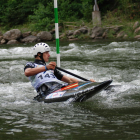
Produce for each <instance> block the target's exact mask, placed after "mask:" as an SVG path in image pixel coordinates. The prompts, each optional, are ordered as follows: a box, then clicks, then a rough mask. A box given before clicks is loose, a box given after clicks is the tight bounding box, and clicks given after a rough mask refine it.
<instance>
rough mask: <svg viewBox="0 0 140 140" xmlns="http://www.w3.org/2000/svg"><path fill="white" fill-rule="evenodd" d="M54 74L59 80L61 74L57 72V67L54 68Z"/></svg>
mask: <svg viewBox="0 0 140 140" xmlns="http://www.w3.org/2000/svg"><path fill="white" fill-rule="evenodd" d="M54 75H55V76H56V77H57V79H59V80H61V79H62V77H63V74H62V73H61V72H59V71H58V70H57V69H55V70H54Z"/></svg>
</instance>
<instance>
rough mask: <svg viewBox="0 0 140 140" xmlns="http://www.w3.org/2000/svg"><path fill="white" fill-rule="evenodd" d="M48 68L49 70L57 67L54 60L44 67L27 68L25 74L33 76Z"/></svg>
mask: <svg viewBox="0 0 140 140" xmlns="http://www.w3.org/2000/svg"><path fill="white" fill-rule="evenodd" d="M46 68H47V69H48V70H50V69H55V66H54V65H53V62H50V63H49V64H48V65H46V66H43V67H35V68H26V69H25V71H24V74H25V76H27V77H29V76H33V75H36V74H38V73H40V72H43V71H46Z"/></svg>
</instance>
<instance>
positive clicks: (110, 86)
mask: <svg viewBox="0 0 140 140" xmlns="http://www.w3.org/2000/svg"><path fill="white" fill-rule="evenodd" d="M56 69H58V70H61V71H63V72H65V73H68V74H70V75H72V76H75V77H77V78H79V79H81V80H84V81H89V80H88V79H85V78H83V77H81V76H79V75H76V74H74V73H72V72H69V71H67V70H64V69H62V68H60V67H57V66H56ZM115 86H116V85H109V86H108V87H107V88H106V89H105V90H110V89H111V88H112V87H115Z"/></svg>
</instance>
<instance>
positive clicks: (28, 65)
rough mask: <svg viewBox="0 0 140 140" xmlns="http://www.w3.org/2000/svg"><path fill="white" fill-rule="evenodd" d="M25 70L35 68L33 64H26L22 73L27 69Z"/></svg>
mask: <svg viewBox="0 0 140 140" xmlns="http://www.w3.org/2000/svg"><path fill="white" fill-rule="evenodd" d="M27 68H35V64H34V63H33V62H28V63H26V65H25V67H24V71H25V70H26V69H27Z"/></svg>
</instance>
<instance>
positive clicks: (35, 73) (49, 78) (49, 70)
mask: <svg viewBox="0 0 140 140" xmlns="http://www.w3.org/2000/svg"><path fill="white" fill-rule="evenodd" d="M49 52H50V47H49V45H48V44H46V43H38V44H36V45H35V46H34V47H33V55H34V57H35V61H34V62H28V63H26V65H25V67H24V74H25V76H27V77H29V80H30V81H31V84H32V86H33V87H34V88H35V89H36V91H37V92H38V93H39V95H42V94H46V93H47V94H49V93H52V92H53V91H55V90H57V89H60V88H61V87H63V86H66V83H68V84H70V83H76V82H79V80H77V79H75V78H71V77H68V76H66V75H63V74H62V73H60V72H59V71H58V70H57V69H56V68H55V67H56V62H50V63H49V64H47V65H46V62H49V57H50V53H49ZM61 81H63V84H62V82H61ZM91 81H92V82H95V81H94V80H93V79H91ZM64 82H65V83H64Z"/></svg>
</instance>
